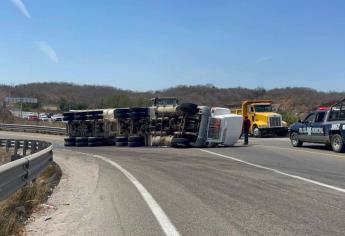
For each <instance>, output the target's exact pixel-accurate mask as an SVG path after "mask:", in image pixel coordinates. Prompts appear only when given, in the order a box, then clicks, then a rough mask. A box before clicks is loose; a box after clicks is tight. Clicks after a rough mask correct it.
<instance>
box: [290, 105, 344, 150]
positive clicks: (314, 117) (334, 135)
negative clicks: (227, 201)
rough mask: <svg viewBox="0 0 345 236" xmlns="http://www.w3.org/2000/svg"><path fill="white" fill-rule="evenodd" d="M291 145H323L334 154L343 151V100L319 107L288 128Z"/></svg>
mask: <svg viewBox="0 0 345 236" xmlns="http://www.w3.org/2000/svg"><path fill="white" fill-rule="evenodd" d="M289 135H290V140H291V144H292V146H294V147H301V146H302V145H303V142H306V143H323V144H325V145H327V146H330V147H332V149H333V151H335V152H344V151H345V144H344V142H345V99H344V100H342V101H340V102H338V103H337V104H335V105H333V106H331V107H320V108H319V109H318V110H316V111H314V112H312V113H310V114H309V115H308V116H307V117H306V118H305V119H304V120H303V121H299V122H297V123H294V124H293V125H291V126H290V127H289Z"/></svg>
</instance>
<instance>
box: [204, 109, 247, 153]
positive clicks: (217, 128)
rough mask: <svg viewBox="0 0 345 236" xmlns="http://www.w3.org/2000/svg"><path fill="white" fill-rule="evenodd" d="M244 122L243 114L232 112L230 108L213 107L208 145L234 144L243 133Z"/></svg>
mask: <svg viewBox="0 0 345 236" xmlns="http://www.w3.org/2000/svg"><path fill="white" fill-rule="evenodd" d="M242 123H243V118H242V116H241V115H236V114H232V113H231V111H230V109H228V108H223V107H212V108H211V117H210V121H209V128H208V134H207V142H208V146H210V147H213V146H216V145H219V144H220V145H224V146H232V145H234V144H235V143H236V142H237V140H238V138H239V137H240V135H241V132H242Z"/></svg>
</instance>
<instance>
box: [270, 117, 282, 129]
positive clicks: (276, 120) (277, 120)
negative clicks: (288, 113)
mask: <svg viewBox="0 0 345 236" xmlns="http://www.w3.org/2000/svg"><path fill="white" fill-rule="evenodd" d="M268 119H269V127H270V128H273V127H281V126H282V119H281V117H280V116H270V117H269V118H268Z"/></svg>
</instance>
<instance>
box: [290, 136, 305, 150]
mask: <svg viewBox="0 0 345 236" xmlns="http://www.w3.org/2000/svg"><path fill="white" fill-rule="evenodd" d="M290 140H291V145H292V146H293V147H301V146H302V145H303V142H302V141H300V140H299V138H298V134H297V133H292V134H291V136H290Z"/></svg>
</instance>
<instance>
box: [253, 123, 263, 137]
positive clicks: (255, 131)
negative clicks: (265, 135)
mask: <svg viewBox="0 0 345 236" xmlns="http://www.w3.org/2000/svg"><path fill="white" fill-rule="evenodd" d="M253 135H254V137H255V138H261V137H262V133H261V131H260V129H259V127H257V126H254V127H253Z"/></svg>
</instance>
